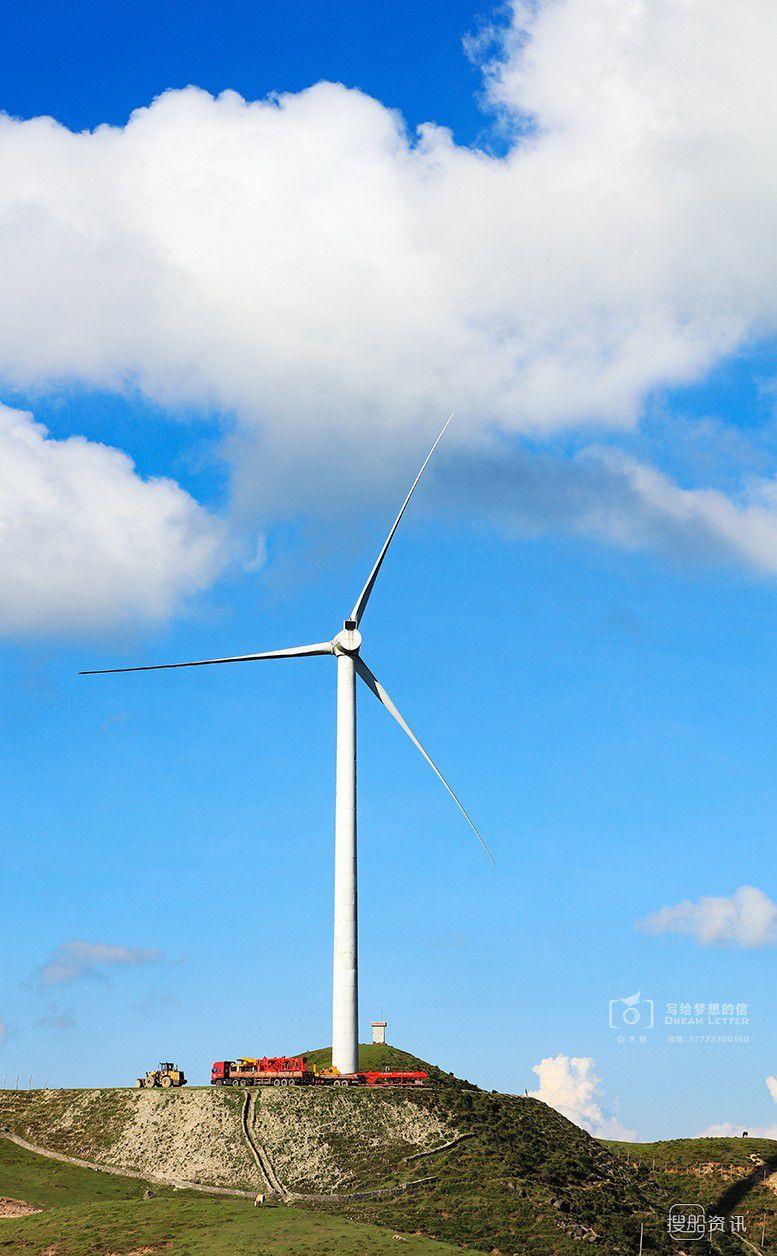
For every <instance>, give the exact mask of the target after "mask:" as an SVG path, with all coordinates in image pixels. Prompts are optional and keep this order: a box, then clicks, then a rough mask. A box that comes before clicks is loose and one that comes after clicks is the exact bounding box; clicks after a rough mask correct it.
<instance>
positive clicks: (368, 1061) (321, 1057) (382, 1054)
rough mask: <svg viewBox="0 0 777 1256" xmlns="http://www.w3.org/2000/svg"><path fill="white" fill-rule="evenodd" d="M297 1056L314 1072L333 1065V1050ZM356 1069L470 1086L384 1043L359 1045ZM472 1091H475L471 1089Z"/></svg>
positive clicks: (323, 1048)
mask: <svg viewBox="0 0 777 1256" xmlns="http://www.w3.org/2000/svg"><path fill="white" fill-rule="evenodd" d="M300 1055H305V1056H307V1059H308V1063H309V1064H311V1065H315V1066H316V1068H319V1069H322V1068H329V1067H330V1066H331V1063H332V1048H331V1047H320V1048H318V1049H317V1050H315V1051H301V1052H300ZM359 1069H360V1070H362V1071H364V1072H370V1071H372V1072H381V1071H383V1070H386V1071H388V1072H402V1071H404V1072H408V1073H413V1072H426V1073H428V1074H429V1079H430V1081H432V1082H433V1083H434V1084H435V1085H436V1086H437V1085H445V1086H470V1084H471V1083H470V1082H467V1081H464V1080H463V1079H462V1078H459V1077H454V1075H453V1073H444V1072H443V1070H442V1069H441V1068H438V1067H437V1065H436V1064H430V1063H429V1061H428V1060H422V1059H420V1058H419V1057H418V1056H417V1055H411V1054H410V1052H409V1051H403V1050H402V1049H401V1048H400V1047H392V1046H389V1044H388V1043H387V1042H382V1043H379V1042H360V1043H359ZM473 1089H474V1087H473Z"/></svg>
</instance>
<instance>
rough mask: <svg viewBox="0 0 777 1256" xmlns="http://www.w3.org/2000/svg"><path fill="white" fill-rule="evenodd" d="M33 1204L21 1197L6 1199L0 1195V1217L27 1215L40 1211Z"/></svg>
mask: <svg viewBox="0 0 777 1256" xmlns="http://www.w3.org/2000/svg"><path fill="white" fill-rule="evenodd" d="M40 1211H41V1210H40V1208H36V1207H35V1206H34V1205H33V1204H26V1203H25V1202H24V1200H23V1199H8V1198H7V1197H6V1196H5V1195H0V1217H29V1216H30V1215H31V1214H32V1213H33V1212H40Z"/></svg>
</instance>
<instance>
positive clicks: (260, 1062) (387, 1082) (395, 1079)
mask: <svg viewBox="0 0 777 1256" xmlns="http://www.w3.org/2000/svg"><path fill="white" fill-rule="evenodd" d="M428 1080H429V1074H428V1073H423V1072H420V1071H419V1072H402V1071H399V1070H395V1071H392V1072H389V1071H388V1070H384V1071H383V1072H379V1071H378V1070H377V1069H370V1070H369V1071H365V1072H360V1073H336V1072H334V1071H333V1070H331V1069H324V1070H322V1071H321V1072H319V1071H318V1069H317V1068H316V1067H315V1065H309V1064H308V1060H307V1056H304V1055H292V1056H288V1055H278V1056H262V1058H261V1059H253V1058H250V1057H248V1056H240V1057H238V1059H237V1060H217V1061H216V1063H215V1064H214V1065H213V1067H212V1068H211V1070H210V1082H211V1085H212V1086H423V1085H424V1084H425V1083H426V1082H427V1081H428Z"/></svg>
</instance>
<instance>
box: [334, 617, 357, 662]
mask: <svg viewBox="0 0 777 1256" xmlns="http://www.w3.org/2000/svg"><path fill="white" fill-rule="evenodd" d="M361 643H362V634H361V633H360V632H359V629H358V628H357V626H356V620H355V619H346V621H345V623H344V624H343V627H342V630H341V631H340V632H338V634H337V636H336V637H334V638H333V639H332V652H333V653H334V654H358V653H359V647H360V645H361Z"/></svg>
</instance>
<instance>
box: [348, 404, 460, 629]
mask: <svg viewBox="0 0 777 1256" xmlns="http://www.w3.org/2000/svg"><path fill="white" fill-rule="evenodd" d="M452 418H453V415H452V414H449V415H448V418H447V419H446V420H445V423H444V424H443V427H442V430H441V432H440V434H439V436H438V437H437V440H436V441H435V442H434V444H433V445H432V447H431V449H430V450H429V453H428V454H427V455H426V457H425V458H424V460H423V462H422V464H421V470H420V471H419V472H418V475H417V476H416V477H415V479H414V480H413V483H412V484H411V485H410V492H409V493H408V495H407V497H406V498H405V500H404V501H403V503H402V509H401V510H400V512H399V514H398V515H397V517H396V519H395V520H394V523H393V525H392V528H391V531H390V532H389V534H388V536H387V537H386V540H385V543H384V545H383V549H382V550H381V551H380V553H379V554H378V558H377V561H376V563H375V566H374V567H373V569H372V571H371V572H370V575H369V579H368V580H367V583H366V584H365V586H364V588H363V589H362V591H361V593H360V594H359V596H358V598H357V600H356V605H355V606H354V608H353V610H352V611H351V619H355V620H356V626H357V628H358V626H359V623H360V621H361V617H362V615H363V614H364V611H365V608H366V606H367V603H368V602H369V600H370V594H371V593H372V590H373V587H374V585H375V581H376V580H377V578H378V572H379V571H380V569H381V567H382V565H383V559H384V558H385V557H386V551H387V550H388V547H389V545H390V544H391V542H392V540H393V538H394V533H395V532H396V530H397V528H398V527H399V521H400V519H401V518H402V516H403V514H404V513H405V511H406V509H407V503H408V502H409V501H410V498H411V497H412V496H413V493H414V492H415V489H416V485H417V484H418V481H419V480H420V479H421V476H422V475H423V473H424V471H425V470H426V467H427V463H428V462H429V459H430V458H431V456H432V454H433V453H434V451H435V449H436V448H437V446H438V445H439V443H440V441H441V440H442V438H443V436H444V435H445V431H446V428H447V427H448V424H449V423H450V421H451V419H452Z"/></svg>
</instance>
